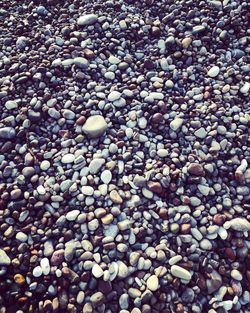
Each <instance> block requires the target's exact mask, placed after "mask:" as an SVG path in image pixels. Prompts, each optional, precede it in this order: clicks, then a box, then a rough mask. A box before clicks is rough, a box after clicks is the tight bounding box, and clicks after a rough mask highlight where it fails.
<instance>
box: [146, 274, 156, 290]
mask: <svg viewBox="0 0 250 313" xmlns="http://www.w3.org/2000/svg"><path fill="white" fill-rule="evenodd" d="M146 284H147V287H148V289H149V290H151V291H156V290H157V289H158V288H159V279H158V277H157V276H156V275H152V276H150V277H149V278H148V279H147V283H146Z"/></svg>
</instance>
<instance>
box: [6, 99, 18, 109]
mask: <svg viewBox="0 0 250 313" xmlns="http://www.w3.org/2000/svg"><path fill="white" fill-rule="evenodd" d="M5 107H6V109H7V110H14V109H17V108H18V104H17V102H16V101H14V100H8V101H6V102H5Z"/></svg>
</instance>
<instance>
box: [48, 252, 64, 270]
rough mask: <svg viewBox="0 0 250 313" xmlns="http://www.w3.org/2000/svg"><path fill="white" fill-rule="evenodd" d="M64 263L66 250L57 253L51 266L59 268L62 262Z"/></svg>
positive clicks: (54, 254) (52, 257)
mask: <svg viewBox="0 0 250 313" xmlns="http://www.w3.org/2000/svg"><path fill="white" fill-rule="evenodd" d="M63 261H64V250H63V249H60V250H57V251H55V252H54V253H53V254H52V256H51V259H50V262H51V265H53V266H58V265H60V264H62V262H63Z"/></svg>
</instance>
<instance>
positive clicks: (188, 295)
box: [181, 288, 195, 303]
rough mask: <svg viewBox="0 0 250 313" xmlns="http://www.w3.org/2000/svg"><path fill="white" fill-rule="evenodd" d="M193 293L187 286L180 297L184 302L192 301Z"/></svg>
mask: <svg viewBox="0 0 250 313" xmlns="http://www.w3.org/2000/svg"><path fill="white" fill-rule="evenodd" d="M194 296H195V293H194V291H193V289H191V288H187V289H185V290H184V292H183V293H182V295H181V299H182V301H183V302H184V303H192V302H193V300H194Z"/></svg>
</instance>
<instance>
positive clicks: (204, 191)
mask: <svg viewBox="0 0 250 313" xmlns="http://www.w3.org/2000/svg"><path fill="white" fill-rule="evenodd" d="M198 189H199V191H200V193H201V194H203V196H208V195H209V192H210V187H209V186H205V185H198Z"/></svg>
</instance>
